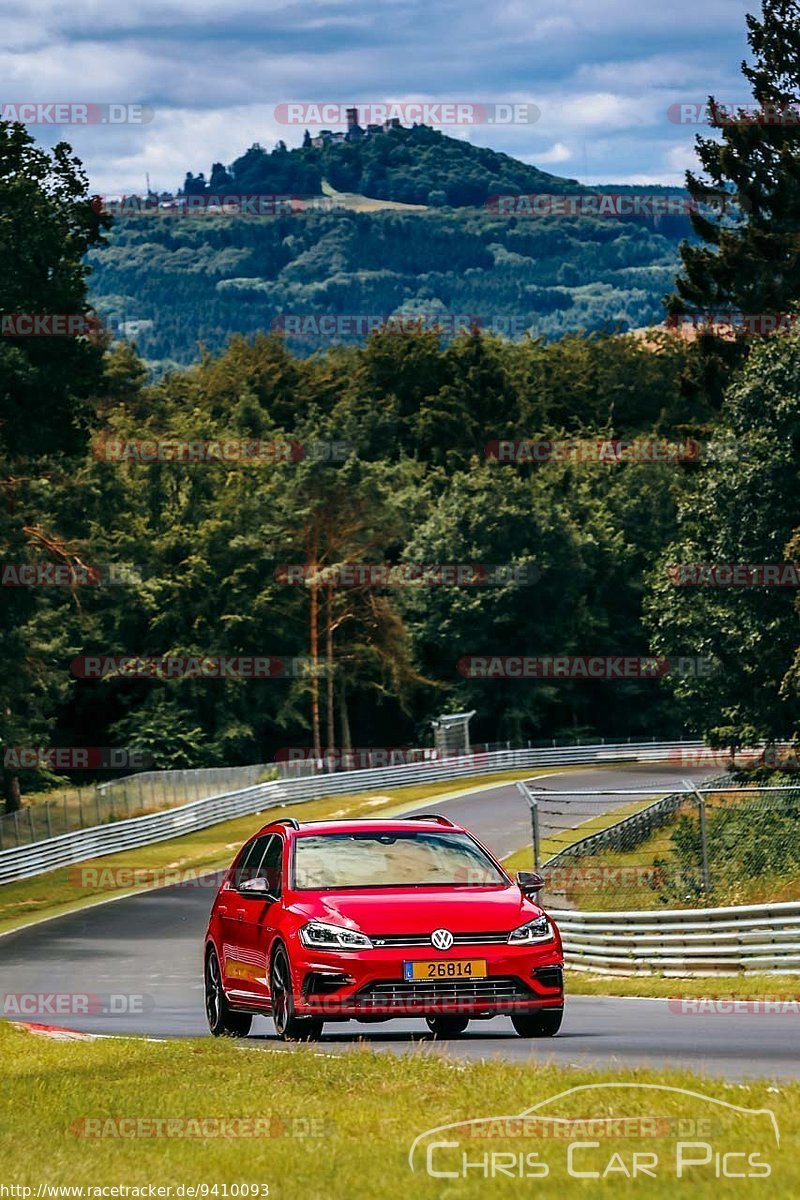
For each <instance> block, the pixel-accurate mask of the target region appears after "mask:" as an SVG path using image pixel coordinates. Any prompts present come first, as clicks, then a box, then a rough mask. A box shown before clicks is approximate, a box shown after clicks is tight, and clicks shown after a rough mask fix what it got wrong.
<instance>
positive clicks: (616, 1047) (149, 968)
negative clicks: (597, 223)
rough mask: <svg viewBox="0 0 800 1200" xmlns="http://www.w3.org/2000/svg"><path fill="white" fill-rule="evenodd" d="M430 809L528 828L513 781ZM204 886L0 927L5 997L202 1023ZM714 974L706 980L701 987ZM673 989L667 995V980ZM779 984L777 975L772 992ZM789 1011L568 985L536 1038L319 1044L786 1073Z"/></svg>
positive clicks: (598, 773) (507, 1032)
mask: <svg viewBox="0 0 800 1200" xmlns="http://www.w3.org/2000/svg"><path fill="white" fill-rule="evenodd" d="M711 773H712V772H710V771H705V772H703V771H695V772H687V770H686V769H685V768H684V769H680V768H672V767H668V766H665V765H663V764H657V765H654V766H652V767H650V766H643V765H641V764H639V765H631V766H614V767H606V768H597V767H592V768H585V769H581V770H577V771H576V770H572V771H569V772H568V773H564V774H558V772H554V773H553V774H552V775H550V776H549V777H548V778H546V779H543V780H542V786H545V787H547V788H553V789H554V790H558V791H563V792H565V793H567V794H568V793H569V792H570V790H572V789H576V788H578V789H581V788H594V787H597V788H636V787H647V788H650V787H652V788H655V789H663V790H664V791H668V790H670V789H671V788H672V787H676V786H680V780H681V779H682V778H684V777H688V778H693V779H695V780H699V779H701V778H703V777H704V776H707V775H709V774H711ZM627 799H630V798H627ZM625 802H626V798H624V797H621V798H617V797H608V798H606V800H605V801H603V802H601V803H598V802H594V803H593V804H592V808H591V811H597V810H598V809H603V808H610V807H613V806H615V805H617V804H621V803H625ZM550 807H551V806H549V805H547V806H545V809H548V808H550ZM553 807H555V808H556V809H557V810H558V811H557V812H555V813H553V814H550V815H548V814H547V813H546V812H543V819H542V835H543V836H546V835H547V833H548V832H550V831H551V830H552V829H553V828H557V827H564V826H565V825H574V824H576V823H577V822H578V821H579V820H581V819H585V818H586V816H587V815H589V809H588V806H587V804H586V803H585V802H582V801H580V800H579V799H578V798H576V799H575V800H565V801H564V802H563V803H562V804H557V805H555V806H553ZM431 809H434V810H437V811H443V812H446V813H447V814H448V815H449V816H451V817H452V818H453V819H454V820H458V821H461V822H463V823H464V824H466V825H467V826H468V827H469V828H470V829H472V830H473V831H474V832H475V833H476V834H477V836H479V837H480V838H481V839H482V840H484V841H485V842H486V843H487V844H488V845H489V846H490V847H491V848H492V849H493V850H495V851H496V852H498V853H499V854H501V855H505V854H508V853H509V852H510V851H511V850H514V849H515V848H517V847H518V846H520V845H523V844H525V842H526V841H529V840H530V837H529V814H528V809H527V806H526V805H525V804H524V802H523V800H522V798H521V796H520V795H519V792H518V791H517V789H516V787H515V786H514V785H513V784H503V785H501V786H500V787H494V788H491V789H487V790H484V791H483V792H476V793H472V794H470V795H468V796H463V797H460V798H458V799H452V800H449V801H442V800H438V801H434V802H433V803H432V804H428V805H423V806H421V807H420V808H419V810H418V811H430V810H431ZM567 810H569V811H567ZM256 820H257V818H254V829H255V828H256V827H257V826H256V825H255V821H256ZM212 898H213V890H212V889H210V888H204V887H197V886H187V885H183V886H178V887H170V888H162V889H159V890H157V891H151V892H147V893H143V894H141V895H138V896H130V897H128V898H126V899H122V900H118V901H113V902H110V903H106V904H101V905H97V906H95V907H94V908H91V909H87V910H85V911H83V912H78V913H72V914H68V915H66V916H63V917H57V918H54V919H53V920H49V921H44V922H41V923H40V924H38V925H35V926H32V927H29V928H28V929H22V930H19V931H17V932H14V933H11V934H7V935H5V936H3V937H0V979H1V980H2V984H0V988H1V989H2V992H3V993H4V994H5V995H6V996H8V995H9V994H13V993H16V994H19V993H37V994H38V993H42V994H50V993H79V994H81V995H84V994H87V993H88V994H90V995H92V996H97V997H100V998H102V999H101V1001H100V1003H101V1005H102V1006H104V1007H107V1006H108V1004H109V1003H110V1002H109V1001H107V1000H106V999H105V998H107V997H109V996H111V997H117V998H119V997H121V998H122V999H118V1000H116V1001H115V1005H116V1007H117V1008H119V1009H122V1010H123V1011H119V1012H116V1013H108V1012H104V1013H102V1014H92V1015H86V1016H71V1017H70V1016H59V1015H55V1014H53V1015H49V1016H48V1015H43V1016H37V1017H34V1018H32V1019H34V1020H38V1021H42V1022H44V1023H49V1024H53V1025H60V1026H63V1027H65V1028H69V1029H75V1030H82V1031H86V1032H89V1033H105V1034H140V1035H141V1034H145V1035H148V1036H150V1037H186V1036H193V1035H197V1034H204V1033H205V1032H206V1024H205V1017H204V1013H203V988H202V978H201V972H202V937H203V933H204V930H205V925H206V920H207V917H208V911H209V908H210V906H211V901H212ZM718 986H719V985H715V984H714V982H713V981H711V980H709V991H710V992H713V991H714V990H715V989H716V988H717V987H718ZM722 986H724V985H722ZM675 990H676V995H678V994H679V993H680V984H679V982H677V981H676V985H675ZM779 990H780V988H779V985H778V984H777V983H776V988H775V991H776V993H777V992H779ZM125 1010H127V1011H125ZM797 1021H798V1017H797V1015H796V1014H794V1015H793V1014H780V1013H776V1014H774V1015H756V1014H752V1013H748V1014H727V1013H719V1012H715V1013H709V1012H706V1013H696V1012H694V1013H693V1012H689V1013H687V1012H684V1011H681V1006H680V1005H678V1004H675V1003H674V1002H672V1003H671V1002H669V1001H667V1000H644V999H617V998H606V997H588V996H587V997H580V996H577V997H574V998H573V999H570V998H569V996H568V998H567V1010H566V1014H565V1018H564V1024H563V1026H562V1029H561V1033H560V1034H559V1035H558V1037H556V1038H554V1039H551V1040H545V1041H542V1042H535V1041H528V1040H525V1039H522V1038H519V1037H517V1036H516V1034H515V1033H514V1031H513V1030H512V1028H511V1023H510V1022H509V1021H508V1020H507V1019H505V1018H496V1019H494V1020H492V1021H476V1022H473V1023H472V1024H471V1025H470V1026H469V1029H468V1031H467V1033H466V1034H465V1035H464V1036H463V1037H461V1038H459V1039H456V1040H453V1041H449V1042H445V1043H434V1042H433V1041H432V1039H431V1037H430V1035H429V1034H428V1032H427V1029H426V1028H425V1026H424V1024H423V1023H422V1022H420V1021H403V1020H396V1021H389V1022H387V1023H385V1024H381V1025H375V1026H368V1025H362V1024H357V1023H355V1022H351V1023H348V1024H342V1025H335V1024H331V1025H328V1026H326V1029H325V1033H324V1034H323V1039H322V1042H321V1043H320V1044H319V1046H318V1048H317V1050H318V1052H319V1053H342V1052H345V1051H346V1050H347V1049H348V1048H349V1047H351V1046H353V1045H354V1044H355V1043H357V1042H359V1041H365V1042H367V1043H368V1044H369V1045H370V1046H373V1047H374V1048H375V1049H380V1050H383V1051H386V1052H389V1053H396V1054H397V1053H404V1052H407V1051H409V1050H410V1049H413V1050H415V1051H416V1052H419V1051H420V1049H422V1050H423V1052H426V1051H433V1052H438V1050H439V1048H440V1047H443V1048H444V1049H445V1050H446V1052H447V1053H448V1054H450V1055H453V1056H455V1057H458V1058H463V1059H489V1058H504V1059H510V1060H516V1061H522V1062H525V1061H535V1060H537V1059H538V1060H544V1059H552V1060H554V1061H556V1062H558V1063H561V1064H563V1065H565V1066H567V1065H570V1064H577V1065H582V1066H585V1065H592V1064H596V1065H602V1066H605V1067H608V1066H613V1064H615V1063H618V1064H620V1065H625V1066H630V1065H633V1064H647V1065H650V1066H661V1065H674V1066H685V1067H690V1068H691V1069H693V1070H695V1071H707V1072H709V1073H712V1074H717V1075H724V1076H726V1077H728V1078H730V1079H743V1078H747V1077H755V1076H768V1077H792V1078H797V1077H798V1076H800V1038H798V1037H797V1032H796V1029H797ZM247 1044H248V1045H250V1046H253V1047H254V1048H256V1047H260V1048H264V1049H276V1048H280V1049H281V1051H285V1052H288V1053H291V1052H292V1047H291V1046H287V1045H283V1044H281V1043H278V1042H277V1041H276V1040H275V1038H274V1036H273V1033H272V1025H271V1022H270V1021H268V1020H267V1019H266V1018H261V1017H257V1018H256V1019H255V1020H254V1022H253V1032H252V1034H251V1036H250V1038H249V1039H248V1042H247Z"/></svg>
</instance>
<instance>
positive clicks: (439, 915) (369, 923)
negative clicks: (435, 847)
mask: <svg viewBox="0 0 800 1200" xmlns="http://www.w3.org/2000/svg"><path fill="white" fill-rule="evenodd" d="M291 907H292V909H293V911H294V912H296V913H297V914H298V916H301V917H305V918H306V919H308V920H311V919H316V920H318V921H331V922H333V923H334V924H335V925H346V926H349V927H352V928H355V929H359V930H360V931H361V932H362V933H366V934H399V933H432V932H433V930H434V929H439V928H445V929H449V930H450V932H451V933H500V932H506V931H509V930H511V929H516V927H517V926H518V925H522V924H524V922H525V921H531V920H533V918H534V917H537V916H540V915H541V912H542V910H541V908H539V906H538V905H536V904H534V903H533V902H532V901H531V900H529V899H527V898H526V897H524V896H523V895H522V893H521V892H520V890H519V888H517V887H514V886H509V887H505V888H481V887H476V888H453V889H451V890H448V889H446V888H409V889H405V888H392V889H386V890H385V891H383V890H378V889H365V890H363V891H355V890H353V891H341V892H335V891H331V892H314V893H313V894H312V895H309V896H308V897H305V896H304V897H303V898H302V900H301V899H299V898H298V900H297V901H296V902H295V903H293V904H292V906H291Z"/></svg>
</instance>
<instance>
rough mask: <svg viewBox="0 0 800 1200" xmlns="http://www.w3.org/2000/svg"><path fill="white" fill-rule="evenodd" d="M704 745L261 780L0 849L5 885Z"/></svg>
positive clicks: (623, 747)
mask: <svg viewBox="0 0 800 1200" xmlns="http://www.w3.org/2000/svg"><path fill="white" fill-rule="evenodd" d="M702 746H703V743H702V742H679V741H675V742H661V743H657V742H656V743H654V742H631V743H618V744H616V745H609V744H605V743H604V744H602V745H594V746H561V747H558V746H556V747H550V748H544V749H525V750H499V751H494V752H489V753H476V754H469V755H465V754H459V755H457V756H456V757H454V758H452V759H445V760H443V761H440V762H425V763H414V764H411V765H407V766H399V767H383V768H376V769H371V770H364V771H341V772H337V773H336V774H332V775H318V776H309V777H304V778H301V779H294V780H289V781H284V780H278V781H272V782H269V783H262V784H257V785H255V786H254V787H249V788H243V789H240V790H237V791H234V792H228V793H225V794H223V795H219V796H210V797H207V798H205V799H202V800H194V801H192V802H191V803H189V804H184V805H181V806H180V807H178V808H171V809H167V810H165V811H163V812H156V813H150V814H148V815H146V816H141V817H132V818H130V819H129V820H124V821H115V822H114V823H113V824H109V825H95V826H92V827H90V828H88V829H80V830H76V831H74V832H72V833H67V834H62V835H61V836H59V837H54V838H48V839H46V840H44V841H40V842H35V843H34V844H32V845H28V846H14V847H11V848H10V849H8V850H3V851H2V852H0V884H2V883H8V882H10V881H11V880H14V879H26V878H29V877H30V876H33V875H40V874H43V873H44V872H46V871H52V870H54V869H55V868H56V867H62V866H65V865H68V864H70V863H77V862H85V861H86V860H87V859H90V858H96V857H97V856H99V855H102V854H114V853H116V852H118V851H121V850H132V849H138V848H139V847H141V846H149V845H152V844H153V843H155V842H162V841H166V840H167V839H169V838H173V837H180V836H181V835H182V834H186V833H194V832H196V831H197V830H200V829H207V828H208V827H209V826H211V825H216V824H219V823H220V822H221V821H227V820H230V819H231V818H232V817H240V816H246V815H249V814H254V813H260V812H263V811H264V810H266V809H271V808H277V807H281V806H284V805H288V804H299V803H301V802H302V801H304V800H315V799H319V798H322V797H324V796H333V795H348V794H351V793H359V792H368V791H373V790H374V789H379V788H395V787H403V786H405V785H411V784H415V783H433V782H436V781H440V780H448V779H453V780H457V779H468V778H469V777H470V776H472V775H486V774H494V773H502V772H505V771H519V770H527V769H528V768H531V767H547V766H569V765H591V764H593V763H609V762H664V761H666V760H668V759H669V757H670V755H672V754H675V753H678V752H681V751H685V750H687V749H702Z"/></svg>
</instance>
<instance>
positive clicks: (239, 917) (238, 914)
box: [236, 908, 245, 921]
mask: <svg viewBox="0 0 800 1200" xmlns="http://www.w3.org/2000/svg"><path fill="white" fill-rule="evenodd" d="M244 914H245V909H243V908H237V910H236V920H237V921H243V920H244Z"/></svg>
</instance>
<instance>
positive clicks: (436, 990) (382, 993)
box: [355, 975, 535, 1008]
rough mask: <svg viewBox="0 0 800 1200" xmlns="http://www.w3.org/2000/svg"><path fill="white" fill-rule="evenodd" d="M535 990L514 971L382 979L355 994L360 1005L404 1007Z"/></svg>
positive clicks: (491, 999)
mask: <svg viewBox="0 0 800 1200" xmlns="http://www.w3.org/2000/svg"><path fill="white" fill-rule="evenodd" d="M534 998H535V993H534V992H532V991H531V989H530V988H528V987H526V986H525V984H524V983H523V982H522V980H521V979H516V978H515V977H514V976H513V975H508V976H506V975H491V976H488V977H487V978H486V979H430V980H429V979H424V980H417V981H415V982H413V983H412V982H406V981H404V980H402V979H385V980H384V979H381V980H378V981H376V982H375V983H370V984H367V986H366V987H364V988H362V989H361V991H360V992H359V993H358V994H357V995H356V997H355V1002H356V1004H357V1005H358V1006H359V1007H363V1008H372V1007H391V1006H393V1005H397V1006H398V1007H406V1006H409V1005H411V1006H413V1005H420V1006H425V1005H427V1004H465V1003H467V1004H483V1003H485V1004H487V1005H491V1004H494V1003H497V1002H498V1001H501V1002H502V1001H505V1002H508V1001H514V1000H532V999H534Z"/></svg>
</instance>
